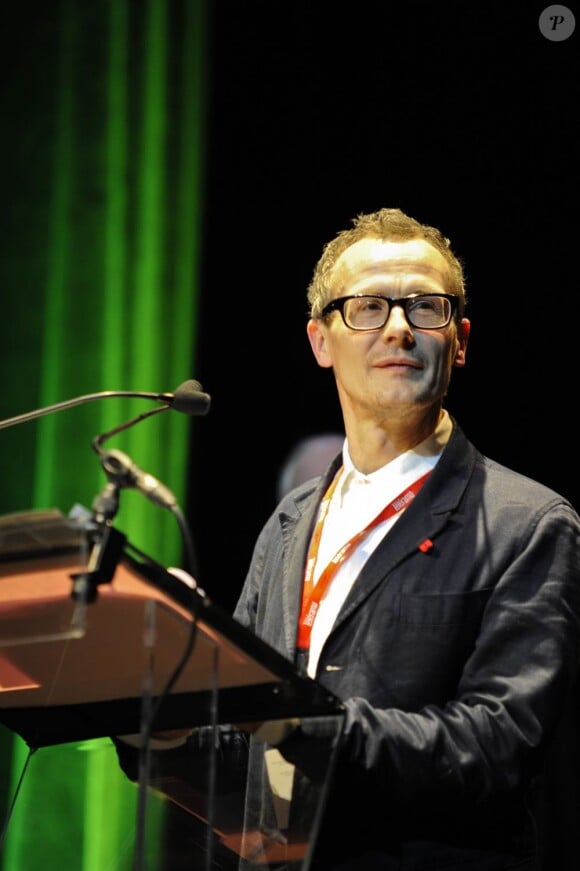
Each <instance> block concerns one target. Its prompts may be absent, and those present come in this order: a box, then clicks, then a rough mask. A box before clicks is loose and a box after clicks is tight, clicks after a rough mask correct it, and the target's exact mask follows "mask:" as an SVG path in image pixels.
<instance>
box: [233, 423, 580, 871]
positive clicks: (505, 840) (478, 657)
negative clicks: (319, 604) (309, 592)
mask: <svg viewBox="0 0 580 871" xmlns="http://www.w3.org/2000/svg"><path fill="white" fill-rule="evenodd" d="M339 465H340V457H337V458H336V460H335V461H334V462H333V463H332V464H331V467H330V468H329V470H328V472H327V474H326V475H325V476H323V478H322V479H320V480H315V481H313V482H309V483H307V484H304V485H302V486H301V487H299V488H298V489H296V490H294V491H293V492H292V493H291V494H289V495H288V496H287V497H285V499H284V500H283V501H282V502H281V503H280V505H279V506H278V507H277V508H276V510H275V511H274V512H273V514H272V515H271V517H270V518H269V520H268V521H267V523H266V525H265V526H264V528H263V531H262V533H261V534H260V536H259V538H258V541H257V543H256V547H255V550H254V554H253V558H252V562H251V565H250V569H249V573H248V576H247V579H246V582H245V585H244V588H243V591H242V594H241V597H240V600H239V602H238V605H237V608H236V611H235V616H236V618H237V619H238V620H240V621H241V622H242V623H243V624H244V625H246V626H248V627H250V628H251V629H252V630H254V631H255V632H256V633H257V634H258V635H260V636H261V637H262V638H264V639H265V640H266V641H267V642H268V643H269V644H270V645H272V646H273V647H274V648H276V649H277V650H279V651H280V652H281V653H282V654H284V655H285V656H287V657H288V658H290V659H293V658H294V656H295V636H296V626H297V619H298V611H299V605H300V595H301V586H302V577H303V571H304V564H305V558H306V552H307V548H308V543H309V538H310V535H311V532H312V528H313V524H314V520H315V516H316V511H317V508H318V505H319V503H320V499H321V497H322V494H323V493H324V491H325V489H326V487H327V485H328V483H329V481H330V479H331V478H332V476H333V474H334V472H335V470H336V469H337V468H338V466H339ZM426 541H428V542H430V543H431V545H432V546H430V545H427V546H426V547H423V548H421V545H422V543H423V542H426ZM579 545H580V519H579V517H578V515H577V513H576V512H575V511H574V509H573V508H572V506H571V505H570V504H569V502H567V501H566V500H565V499H564V498H562V497H561V496H560V495H558V494H557V493H555V492H553V491H552V490H550V489H548V488H546V487H544V486H543V485H541V484H539V483H537V482H535V481H532V480H530V479H528V478H526V477H524V476H522V475H521V474H518V473H516V472H514V471H512V470H510V469H507V468H505V467H503V466H501V465H499V464H497V463H495V462H493V461H491V460H490V459H488V458H486V457H484V456H483V455H482V454H481V453H479V452H478V451H477V450H476V448H475V447H474V446H473V445H472V444H471V443H470V442H469V441H468V440H467V438H466V437H465V435H464V433H463V432H462V431H461V429H460V428H459V427H458V426H457V424H456V423H455V422H454V429H453V434H452V437H451V439H450V441H449V444H448V445H447V447H446V449H445V451H444V453H443V455H442V457H441V459H440V461H439V463H438V464H437V466H436V468H435V470H434V471H433V473H432V475H431V476H430V478H429V479H428V480H427V482H426V484H425V485H424V487H423V488H422V489H421V491H420V493H419V494H418V496H417V497H416V498H415V500H414V501H413V503H412V504H411V505H410V507H409V508H408V509H407V510H406V512H405V513H404V514H403V515H402V517H401V518H400V519H399V520H398V522H397V523H396V524H395V526H394V527H393V529H392V530H391V531H390V532H389V533H388V535H387V536H386V537H385V539H384V540H383V542H382V543H381V544H380V545H379V546H378V547H377V549H376V550H375V552H374V553H373V554H372V556H371V557H370V559H369V560H368V562H367V564H366V565H365V567H364V568H363V570H362V572H361V574H360V576H359V578H358V579H357V581H356V583H355V585H354V586H353V588H352V590H351V592H350V594H349V597H348V599H347V601H346V603H345V605H344V607H343V608H342V610H341V612H340V614H339V616H338V618H337V621H336V623H335V626H334V628H333V630H332V632H331V634H330V637H329V638H328V639H327V641H326V644H325V646H324V648H323V651H322V654H321V657H320V662H319V667H318V675H317V679H318V680H319V681H320V682H321V683H323V684H324V685H325V686H327V687H328V688H329V689H330V690H332V692H333V693H334V694H335V695H336V696H338V697H339V698H340V699H342V700H344V702H345V707H346V710H347V717H346V730H345V741H344V746H343V747H342V751H341V754H340V760H339V767H338V771H337V773H336V778H335V786H334V787H333V790H332V794H331V800H330V805H329V807H328V811H327V814H326V825H325V826H324V828H323V832H322V835H321V846H320V855H321V857H323V858H321V865H320V867H337V868H338V867H341V868H343V867H344V868H349V869H351V868H352V869H353V871H355V869H356V871H362V869H363V868H366V867H369V868H375V867H376V868H383V869H391V868H393V869H394V868H414V869H415V868H416V869H419V868H420V869H431V868H433V869H435V868H437V869H447V868H457V869H459V868H466V869H467V868H469V869H472V871H479V869H486V871H487V869H490V871H491V869H495V868H508V867H510V868H511V867H514V868H515V867H518V868H542V869H545V871H561V869H562V868H564V867H566V861H568V858H569V857H570V856H574V855H575V849H574V848H575V840H576V838H575V831H574V830H571V829H570V826H569V824H568V823H569V821H570V820H574V822H573V826H577V824H578V823H577V821H578V820H579V819H580V816H576V817H575V814H577V813H578V812H579V811H580V803H579V802H578V793H579V791H580V781H579V779H578V770H579V769H578V764H577V763H578V751H577V749H576V746H577V745H578V744H579V743H580V723H579V718H578V701H579V699H578V687H577V679H578V674H579V668H580V547H579ZM576 728H578V731H577V732H576V731H575V730H576ZM563 736H567V738H565V737H563ZM293 740H296V741H299V740H300V739H299V737H298V738H294V739H292V738H291V739H289V742H287V743H288V748H289V750H288V752H289V753H291V743H292V741H293ZM566 740H567V743H565V744H562V741H566ZM560 759H561V760H562V761H563V763H564V764H563V766H561V764H560ZM547 796H548V797H547ZM337 833H341V834H340V837H339V838H338V839H337ZM569 836H572V837H571V839H572V842H573V844H574V848H571V847H570V845H569V843H568V838H569ZM333 846H338V853H337V855H336V856H333ZM570 851H571V852H570ZM537 856H541V857H543V864H541V865H540V864H539V860H538V859H537ZM349 857H350V858H349ZM363 857H366V858H363ZM512 857H513V858H512ZM535 857H536V858H535ZM349 862H350V864H349ZM518 862H527V863H526V864H517V863H518ZM510 863H511V864H510Z"/></svg>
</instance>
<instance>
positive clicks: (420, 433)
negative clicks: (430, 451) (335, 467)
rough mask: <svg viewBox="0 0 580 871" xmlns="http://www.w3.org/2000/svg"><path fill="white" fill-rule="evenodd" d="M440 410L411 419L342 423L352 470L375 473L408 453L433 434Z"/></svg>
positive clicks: (440, 413)
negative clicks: (353, 468)
mask: <svg viewBox="0 0 580 871" xmlns="http://www.w3.org/2000/svg"><path fill="white" fill-rule="evenodd" d="M442 413H443V412H442V410H441V409H439V408H438V409H429V411H428V412H427V413H424V414H422V415H417V416H414V418H413V419H410V418H400V417H399V418H397V419H394V420H384V421H381V422H380V423H378V422H376V421H362V422H361V421H358V420H357V421H354V422H352V423H351V424H349V423H348V421H346V420H345V430H346V435H347V440H348V450H349V453H350V457H351V459H352V461H353V463H354V465H355V467H356V468H357V469H358V470H359V472H362V473H363V474H364V475H369V474H371V472H376V471H377V469H381V468H382V467H383V466H385V465H386V464H387V463H390V462H391V460H394V459H395V458H396V457H399V456H400V455H401V454H404V453H405V452H406V451H410V450H411V449H412V448H414V447H416V446H417V445H418V444H420V443H421V442H423V441H424V440H425V439H426V438H428V437H429V436H430V435H432V434H433V433H434V432H435V430H436V429H437V425H438V423H439V420H440V419H441V415H442Z"/></svg>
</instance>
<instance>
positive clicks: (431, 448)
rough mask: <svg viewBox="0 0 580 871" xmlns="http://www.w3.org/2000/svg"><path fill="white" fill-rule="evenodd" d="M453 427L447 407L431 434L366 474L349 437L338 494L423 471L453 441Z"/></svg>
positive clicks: (346, 442) (343, 454) (431, 464)
mask: <svg viewBox="0 0 580 871" xmlns="http://www.w3.org/2000/svg"><path fill="white" fill-rule="evenodd" d="M452 430H453V423H452V421H451V417H450V415H449V413H448V411H447V410H446V409H443V410H442V413H441V417H440V418H439V422H438V424H437V426H436V428H435V430H434V431H433V432H432V433H431V435H429V436H427V438H426V439H424V440H423V441H422V442H419V444H418V445H415V447H413V448H411V449H410V450H408V451H405V452H404V453H403V454H400V455H399V456H398V457H395V459H394V460H390V461H389V462H388V463H385V465H384V466H381V468H380V469H377V470H376V471H375V472H371V473H370V474H369V475H364V474H363V473H362V472H359V470H358V469H357V468H356V467H355V465H354V463H353V461H352V459H351V456H350V453H349V450H348V439H345V442H344V448H343V451H342V463H343V473H342V476H341V480H340V482H339V486H338V488H337V490H338V491H339V493H338V494H337V495H339V498H340V499H342V497H343V496H344V495H345V493H346V492H347V491H349V490H351V489H352V488H356V487H359V486H365V485H369V484H372V485H375V484H378V485H382V484H383V483H386V482H387V481H392V480H393V478H394V477H401V476H404V475H408V474H409V473H412V472H413V471H416V472H417V474H421V473H422V472H423V471H424V470H425V468H426V467H427V466H430V467H432V466H434V465H435V463H436V462H437V459H438V458H439V457H440V456H441V454H442V453H443V449H444V448H445V445H446V444H447V442H448V441H449V438H450V436H451V432H452ZM373 489H374V487H373Z"/></svg>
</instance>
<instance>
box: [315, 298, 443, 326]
mask: <svg viewBox="0 0 580 871" xmlns="http://www.w3.org/2000/svg"><path fill="white" fill-rule="evenodd" d="M396 305H400V306H401V308H402V309H403V311H404V312H405V317H406V318H407V320H408V322H409V323H410V325H411V326H412V327H416V328H417V329H419V330H440V329H441V328H442V327H446V326H447V325H448V324H449V323H450V321H451V318H452V317H453V314H454V313H455V311H456V310H457V306H458V305H459V297H458V296H455V295H454V294H451V293H418V294H414V295H413V296H401V297H399V298H395V299H394V298H393V297H390V296H382V295H381V294H379V293H355V294H354V295H353V296H339V297H338V299H333V300H332V302H329V303H328V305H325V306H324V308H323V309H322V312H321V314H320V317H322V318H325V317H326V316H327V315H329V314H330V313H331V312H333V311H339V312H340V314H341V315H342V319H343V321H344V323H345V324H346V326H347V327H349V329H351V330H380V329H382V328H383V327H384V326H385V324H386V323H387V321H388V319H389V315H390V313H391V309H392V308H393V306H396Z"/></svg>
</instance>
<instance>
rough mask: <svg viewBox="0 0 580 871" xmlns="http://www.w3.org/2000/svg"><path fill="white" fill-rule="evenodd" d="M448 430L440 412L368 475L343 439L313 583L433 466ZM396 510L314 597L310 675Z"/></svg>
mask: <svg viewBox="0 0 580 871" xmlns="http://www.w3.org/2000/svg"><path fill="white" fill-rule="evenodd" d="M451 429H452V423H451V419H450V417H449V414H448V413H447V411H443V413H442V416H441V419H440V421H439V424H438V425H437V428H436V430H435V432H434V433H432V435H430V436H429V437H428V438H426V439H425V440H424V441H423V442H421V443H420V444H418V445H416V446H415V447H414V448H412V449H411V450H410V451H406V452H405V453H404V454H401V455H400V456H398V457H396V458H395V459H394V460H391V462H390V463H387V464H386V465H385V466H383V467H382V468H381V469H377V471H376V472H372V473H371V474H370V475H363V474H362V473H361V472H359V471H358V470H357V469H356V468H355V467H354V465H353V462H352V460H351V458H350V454H349V451H348V442H347V441H345V443H344V447H343V452H342V456H343V471H342V473H341V476H340V480H339V481H338V484H337V487H336V489H335V491H334V494H333V496H332V500H331V502H330V505H329V509H328V513H327V515H326V518H325V520H324V525H323V527H322V535H321V538H320V544H319V548H318V558H317V560H316V566H315V569H314V582H315V583H316V582H317V581H318V579H319V577H320V575H321V573H322V572H323V571H324V569H325V568H326V566H327V565H328V563H329V562H330V560H331V559H332V557H333V556H334V554H335V553H336V552H337V550H338V549H339V548H340V547H342V546H343V545H344V544H346V542H348V541H350V540H351V539H352V538H353V536H355V535H356V534H357V533H358V532H359V531H360V530H361V529H364V528H365V526H367V524H368V523H370V522H371V521H372V520H373V518H374V517H376V516H377V514H378V513H379V512H380V511H382V509H383V508H384V507H385V506H386V505H387V504H388V503H390V502H392V501H393V500H394V499H396V498H397V496H399V495H400V494H401V493H402V492H403V491H404V490H406V489H407V488H408V487H409V486H410V485H411V484H413V483H414V482H415V481H416V480H417V479H418V478H420V477H421V476H422V475H424V474H425V473H426V472H429V471H431V470H432V469H433V468H434V466H435V465H436V463H437V460H438V459H439V457H440V456H441V453H442V452H443V448H444V447H445V445H446V444H447V441H448V440H449V436H450V435H451ZM403 510H405V509H403ZM402 513H403V511H399V512H398V513H396V514H395V515H394V516H392V517H390V518H388V519H387V520H384V521H383V522H381V523H379V524H378V525H377V526H375V527H374V528H373V529H371V531H370V532H369V534H368V535H367V536H366V537H365V538H363V540H362V541H361V542H360V544H359V545H358V547H356V548H355V550H354V552H353V553H352V554H351V555H350V556H349V557H348V558H347V559H346V560H345V561H344V562H343V563H342V565H340V566H339V568H338V570H337V572H336V574H335V575H334V578H333V579H332V582H331V583H330V585H329V587H328V589H327V590H326V592H325V594H324V595H323V597H322V599H321V601H320V605H319V608H318V611H317V613H316V618H315V620H314V625H313V627H312V634H311V638H310V654H309V658H308V674H309V675H310V677H315V676H316V670H317V666H318V660H319V657H320V652H321V650H322V647H323V645H324V642H325V641H326V638H327V637H328V634H329V633H330V630H331V629H332V626H333V624H334V621H335V620H336V617H337V615H338V612H339V611H340V609H341V607H342V605H343V603H344V601H345V599H346V597H347V596H348V593H349V592H350V589H351V587H352V585H353V584H354V582H355V580H356V578H357V577H358V575H359V573H360V571H361V569H362V567H363V565H364V564H365V562H366V561H367V559H368V558H369V556H370V555H371V554H372V552H373V551H374V549H375V548H376V547H377V545H378V544H379V542H380V541H381V540H382V539H383V537H384V536H385V535H386V534H387V532H388V531H389V529H391V528H392V527H393V526H394V524H395V523H396V521H397V519H398V518H399V517H400V516H401V514H402Z"/></svg>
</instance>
